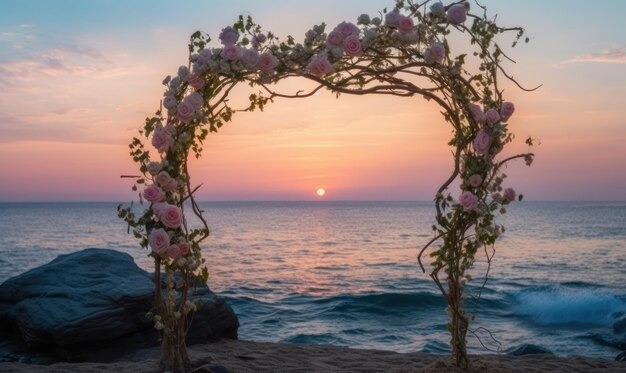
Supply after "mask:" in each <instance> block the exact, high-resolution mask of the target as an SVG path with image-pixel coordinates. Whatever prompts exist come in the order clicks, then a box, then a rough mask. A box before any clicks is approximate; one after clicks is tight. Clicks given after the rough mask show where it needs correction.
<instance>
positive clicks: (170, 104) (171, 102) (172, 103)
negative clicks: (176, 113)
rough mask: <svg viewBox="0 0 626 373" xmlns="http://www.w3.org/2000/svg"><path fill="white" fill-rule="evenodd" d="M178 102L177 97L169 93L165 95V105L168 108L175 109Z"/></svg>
mask: <svg viewBox="0 0 626 373" xmlns="http://www.w3.org/2000/svg"><path fill="white" fill-rule="evenodd" d="M176 104H177V102H176V97H174V96H172V95H167V96H165V98H163V106H165V108H166V109H167V110H171V109H174V108H175V107H176Z"/></svg>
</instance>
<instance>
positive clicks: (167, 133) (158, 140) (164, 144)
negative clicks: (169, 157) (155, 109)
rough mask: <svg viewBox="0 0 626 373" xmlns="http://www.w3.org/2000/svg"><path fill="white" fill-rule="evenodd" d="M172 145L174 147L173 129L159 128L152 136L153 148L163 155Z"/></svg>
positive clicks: (169, 127) (167, 127)
mask: <svg viewBox="0 0 626 373" xmlns="http://www.w3.org/2000/svg"><path fill="white" fill-rule="evenodd" d="M172 145H174V138H173V134H172V127H171V126H166V127H161V126H159V127H157V128H156V129H155V130H154V133H153V134H152V146H154V148H155V149H156V150H157V151H158V152H159V153H163V152H166V151H168V150H169V149H170V147H171V146H172Z"/></svg>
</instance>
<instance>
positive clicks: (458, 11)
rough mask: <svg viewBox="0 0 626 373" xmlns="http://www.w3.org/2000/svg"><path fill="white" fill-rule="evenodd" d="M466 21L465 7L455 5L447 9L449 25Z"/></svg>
mask: <svg viewBox="0 0 626 373" xmlns="http://www.w3.org/2000/svg"><path fill="white" fill-rule="evenodd" d="M466 19H467V15H466V14H465V5H463V4H456V5H453V6H451V7H450V8H449V9H448V21H450V23H457V24H460V23H463V22H465V20H466Z"/></svg>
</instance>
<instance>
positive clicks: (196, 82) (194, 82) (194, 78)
mask: <svg viewBox="0 0 626 373" xmlns="http://www.w3.org/2000/svg"><path fill="white" fill-rule="evenodd" d="M185 80H186V81H187V83H189V85H190V86H192V87H194V88H195V89H197V90H201V89H202V88H204V84H205V82H204V79H202V78H201V77H200V76H198V74H189V75H187V76H186V77H185Z"/></svg>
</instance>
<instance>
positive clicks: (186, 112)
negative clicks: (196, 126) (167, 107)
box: [176, 101, 196, 123]
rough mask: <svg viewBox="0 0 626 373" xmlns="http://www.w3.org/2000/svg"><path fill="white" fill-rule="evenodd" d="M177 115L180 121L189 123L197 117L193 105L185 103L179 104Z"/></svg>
mask: <svg viewBox="0 0 626 373" xmlns="http://www.w3.org/2000/svg"><path fill="white" fill-rule="evenodd" d="M176 115H177V116H178V119H180V120H182V121H183V122H185V123H187V122H189V121H190V120H191V119H193V117H194V116H195V115H196V110H195V109H194V107H193V106H192V105H191V103H189V102H188V101H183V102H181V103H180V104H178V107H177V108H176Z"/></svg>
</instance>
